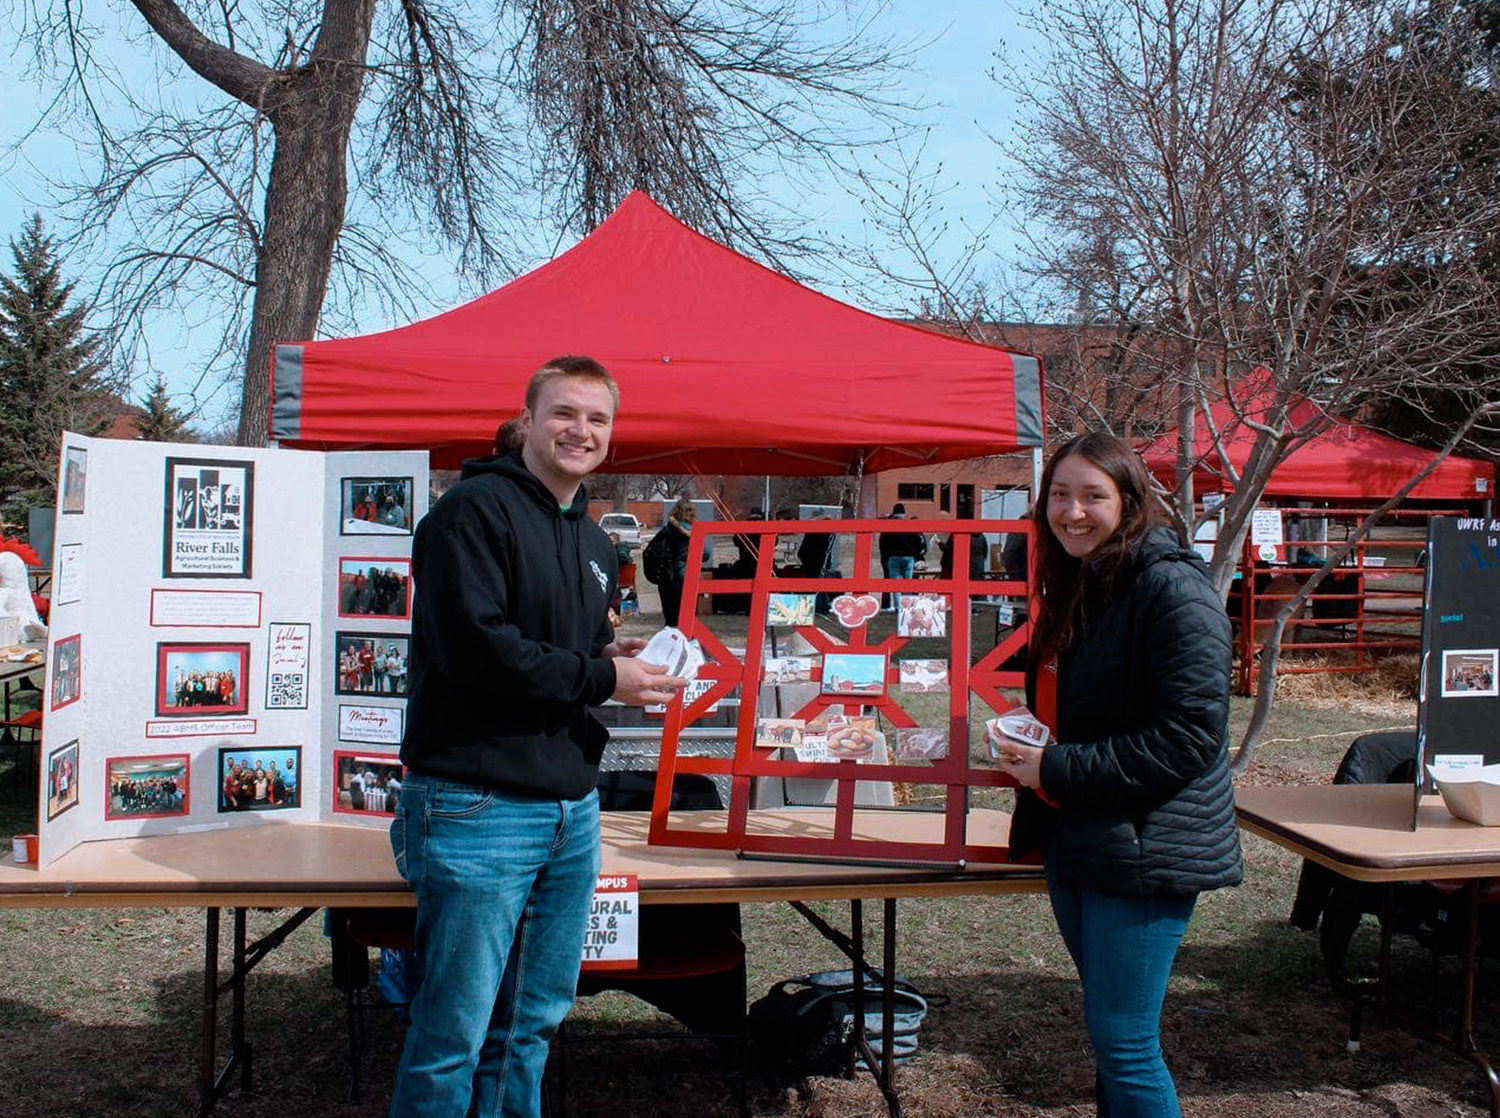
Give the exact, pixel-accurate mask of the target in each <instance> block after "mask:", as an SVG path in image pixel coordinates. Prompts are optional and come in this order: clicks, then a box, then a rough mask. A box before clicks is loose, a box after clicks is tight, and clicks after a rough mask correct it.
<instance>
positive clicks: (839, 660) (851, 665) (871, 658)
mask: <svg viewBox="0 0 1500 1118" xmlns="http://www.w3.org/2000/svg"><path fill="white" fill-rule="evenodd" d="M822 691H823V694H825V695H884V694H885V655H884V654H883V653H873V652H830V653H828V654H827V655H825V656H824V657H823V682H822Z"/></svg>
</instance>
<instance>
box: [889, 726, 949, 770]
mask: <svg viewBox="0 0 1500 1118" xmlns="http://www.w3.org/2000/svg"><path fill="white" fill-rule="evenodd" d="M946 756H948V731H947V730H945V729H943V728H942V727H940V726H912V727H901V728H898V729H897V730H896V760H898V761H941V760H942V759H943V758H944V757H946Z"/></svg>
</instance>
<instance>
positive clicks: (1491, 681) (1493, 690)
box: [1443, 648, 1500, 699]
mask: <svg viewBox="0 0 1500 1118" xmlns="http://www.w3.org/2000/svg"><path fill="white" fill-rule="evenodd" d="M1497 661H1500V649H1494V648H1454V649H1445V650H1444V651H1443V698H1445V699H1480V698H1488V697H1493V696H1495V695H1500V689H1497V680H1496V668H1497V667H1500V663H1497Z"/></svg>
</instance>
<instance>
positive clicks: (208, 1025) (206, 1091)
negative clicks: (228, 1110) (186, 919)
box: [198, 908, 219, 1116]
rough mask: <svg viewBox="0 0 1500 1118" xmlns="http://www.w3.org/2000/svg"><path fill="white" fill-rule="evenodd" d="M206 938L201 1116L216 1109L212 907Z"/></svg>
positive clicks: (215, 917)
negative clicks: (214, 1106)
mask: <svg viewBox="0 0 1500 1118" xmlns="http://www.w3.org/2000/svg"><path fill="white" fill-rule="evenodd" d="M204 925H205V928H204V935H203V1029H202V1035H201V1037H200V1042H199V1049H198V1114H199V1115H200V1116H201V1115H204V1114H207V1113H208V1112H209V1110H211V1109H212V1108H213V1105H214V1102H215V1101H216V1096H215V1095H214V1053H215V1049H216V1048H217V1047H218V1044H217V1037H216V1036H215V1032H216V1030H217V1028H218V1023H219V910H218V909H216V908H210V909H208V910H207V912H206V915H205V918H204Z"/></svg>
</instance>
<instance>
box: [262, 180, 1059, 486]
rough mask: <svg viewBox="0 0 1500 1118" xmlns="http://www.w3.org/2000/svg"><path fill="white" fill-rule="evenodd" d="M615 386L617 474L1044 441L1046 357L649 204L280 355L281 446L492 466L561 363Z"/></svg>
mask: <svg viewBox="0 0 1500 1118" xmlns="http://www.w3.org/2000/svg"><path fill="white" fill-rule="evenodd" d="M562 353H586V354H589V355H590V356H593V357H596V358H598V359H599V360H600V361H602V362H603V363H604V364H605V365H606V366H607V367H608V368H609V369H610V371H611V372H612V373H614V375H615V377H616V379H617V380H618V381H619V383H620V394H621V410H620V421H619V424H618V425H617V427H616V429H615V434H614V439H613V445H612V449H611V453H610V458H609V461H608V462H607V463H606V465H605V466H604V469H605V470H613V471H616V472H630V473H702V474H842V473H846V472H853V471H854V470H855V469H859V468H862V469H863V470H864V471H866V472H874V471H877V470H883V469H888V468H890V467H893V466H912V465H921V464H924V463H930V462H942V461H949V460H953V459H962V458H974V457H978V456H981V455H988V454H996V453H1000V452H1004V451H1008V450H1014V449H1017V448H1020V447H1030V446H1038V445H1040V444H1041V441H1042V402H1041V401H1042V389H1041V368H1040V364H1039V362H1038V361H1037V359H1036V358H1035V357H1031V356H1028V355H1025V354H1021V353H1015V352H1012V351H1010V350H1005V349H1000V348H998V347H994V346H986V345H980V344H977V343H974V342H969V341H964V340H962V339H958V338H952V337H948V336H946V335H942V334H936V333H933V332H931V331H927V330H923V329H920V328H918V327H915V326H908V325H905V324H902V323H896V322H891V321H889V320H887V319H883V318H880V317H877V316H876V315H872V314H868V313H866V312H864V311H861V310H858V309H856V308H854V307H850V306H847V305H845V304H843V303H840V302H837V301H836V300H834V299H830V298H828V297H826V296H824V295H820V294H818V293H817V292H815V291H812V290H810V289H809V288H806V287H803V286H802V285H800V284H798V283H796V282H794V281H792V280H790V279H787V278H786V277H784V276H780V275H778V274H776V273H775V272H772V271H771V270H769V269H767V268H765V267H762V266H761V265H759V264H757V263H755V262H754V261H752V260H749V259H746V258H745V257H743V256H740V255H739V254H738V253H735V252H733V251H731V250H730V249H727V248H725V247H724V246H723V245H720V244H718V243H716V242H714V241H712V240H710V239H708V238H707V237H704V236H702V235H701V234H699V233H696V232H694V231H693V230H692V229H689V228H688V227H687V226H685V225H683V224H682V223H681V222H680V221H678V220H677V219H676V218H674V217H672V216H671V215H670V214H668V213H667V212H666V211H665V210H663V209H662V208H661V207H660V206H658V205H657V204H656V203H655V202H653V201H652V200H651V199H650V198H648V197H647V196H646V195H644V194H642V193H639V192H636V193H633V194H631V195H630V196H629V197H628V198H626V199H625V201H624V202H623V203H621V205H620V208H619V209H618V210H616V211H615V213H614V214H612V215H611V216H610V218H609V219H608V220H607V221H605V222H604V224H602V225H600V226H599V227H598V228H597V229H596V230H594V232H593V233H591V234H589V235H588V236H587V237H585V238H584V239H583V240H582V241H580V242H579V243H578V244H577V245H575V246H574V247H573V248H572V249H570V250H569V251H567V252H565V253H563V254H562V255H561V256H559V257H557V258H556V259H555V260H552V261H551V262H549V263H547V264H544V265H542V266H541V267H539V268H537V269H536V270H535V271H532V272H529V273H527V274H526V275H524V276H521V277H520V278H519V279H517V280H515V281H513V282H512V283H509V284H506V285H505V286H504V287H502V288H500V289H498V290H496V291H493V292H491V293H490V294H488V295H485V296H482V297H481V298H479V299H476V300H474V301H473V302H471V303H467V304H465V305H464V306H461V307H458V308H456V309H455V310H452V311H448V312H447V313H445V314H440V315H438V316H436V317H434V318H430V319H426V320H425V321H422V322H417V323H414V324H412V325H410V326H405V327H402V328H400V329H396V330H388V331H386V332H384V333H379V334H369V335H365V336H363V337H356V338H343V339H338V340H332V341H310V342H299V343H295V344H287V345H278V346H277V347H276V349H275V354H274V356H273V370H272V371H273V390H272V409H271V412H272V414H271V437H272V438H274V439H276V440H278V441H279V442H280V444H281V445H283V446H290V447H309V448H316V449H349V448H354V447H365V448H371V447H375V448H389V449H397V448H429V449H431V451H432V464H433V465H434V466H436V467H452V466H456V465H457V464H458V463H459V462H460V461H461V460H462V459H464V458H466V457H471V456H475V455H483V454H488V453H489V452H490V450H491V446H492V444H493V441H494V434H495V428H496V426H497V425H498V424H499V423H500V422H501V421H502V420H504V419H507V418H509V417H511V416H513V415H515V414H516V412H517V411H518V410H519V409H520V406H521V402H522V396H523V393H524V389H525V384H526V380H527V378H528V377H529V376H530V375H531V373H532V372H533V371H534V370H535V369H536V368H538V367H539V366H540V365H542V364H543V363H544V362H545V361H546V360H547V359H548V358H550V357H553V356H555V355H557V354H562Z"/></svg>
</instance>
